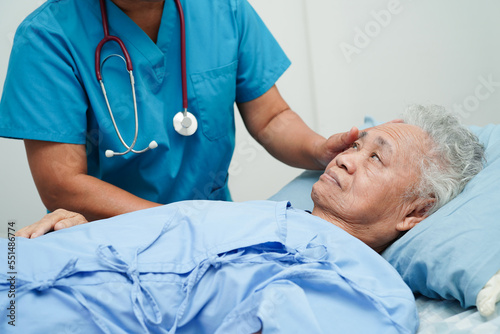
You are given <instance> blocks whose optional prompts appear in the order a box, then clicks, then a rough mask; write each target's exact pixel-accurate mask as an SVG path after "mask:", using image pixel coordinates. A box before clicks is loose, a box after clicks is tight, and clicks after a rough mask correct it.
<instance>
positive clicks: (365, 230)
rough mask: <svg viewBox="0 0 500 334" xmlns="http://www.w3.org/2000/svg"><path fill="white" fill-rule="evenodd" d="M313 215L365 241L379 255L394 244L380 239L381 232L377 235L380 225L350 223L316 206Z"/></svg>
mask: <svg viewBox="0 0 500 334" xmlns="http://www.w3.org/2000/svg"><path fill="white" fill-rule="evenodd" d="M312 214H313V215H315V216H317V217H319V218H321V219H323V220H326V221H328V222H330V223H332V224H333V225H335V226H337V227H340V228H341V229H343V230H344V231H346V232H347V233H349V234H350V235H352V236H354V237H356V238H358V239H359V240H361V241H363V242H364V243H365V244H367V245H368V246H370V247H371V248H372V249H373V250H374V251H376V252H377V253H382V252H383V251H384V250H385V249H386V248H387V247H389V245H390V244H391V243H392V242H393V240H392V239H391V240H384V238H381V237H379V236H380V235H382V234H381V233H380V232H379V233H377V230H378V228H377V226H378V225H380V224H377V223H374V224H363V223H361V222H349V221H347V220H344V219H342V218H341V217H338V216H336V215H334V214H332V213H331V212H329V211H327V210H323V209H322V208H319V207H317V206H314V209H313V211H312ZM382 224H383V223H382Z"/></svg>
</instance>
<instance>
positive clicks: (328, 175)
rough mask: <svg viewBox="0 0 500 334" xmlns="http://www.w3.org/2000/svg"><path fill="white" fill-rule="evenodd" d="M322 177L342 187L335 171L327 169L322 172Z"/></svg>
mask: <svg viewBox="0 0 500 334" xmlns="http://www.w3.org/2000/svg"><path fill="white" fill-rule="evenodd" d="M322 176H324V178H325V179H326V180H327V181H329V182H332V183H335V184H336V185H337V186H338V187H339V188H340V189H342V185H341V184H340V181H339V178H338V176H337V174H335V172H333V171H331V170H327V171H325V172H324V173H323V175H322Z"/></svg>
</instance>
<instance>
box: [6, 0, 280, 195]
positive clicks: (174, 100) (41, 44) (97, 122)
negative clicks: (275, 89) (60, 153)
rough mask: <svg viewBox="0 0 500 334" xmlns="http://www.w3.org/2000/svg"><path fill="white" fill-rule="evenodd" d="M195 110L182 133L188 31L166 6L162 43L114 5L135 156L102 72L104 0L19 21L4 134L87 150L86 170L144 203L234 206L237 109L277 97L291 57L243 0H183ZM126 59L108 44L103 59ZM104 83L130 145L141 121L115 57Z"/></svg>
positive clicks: (60, 6) (82, 1)
mask: <svg viewBox="0 0 500 334" xmlns="http://www.w3.org/2000/svg"><path fill="white" fill-rule="evenodd" d="M181 2H182V6H183V8H184V15H185V21H186V52H187V59H186V61H187V79H188V80H187V84H188V102H189V111H190V112H191V113H193V114H194V115H195V116H196V118H197V120H198V123H199V128H198V131H197V132H196V133H195V134H194V135H192V136H190V137H184V136H181V135H179V134H178V133H176V132H175V130H174V127H173V124H172V120H173V117H174V115H175V114H176V113H177V112H179V111H181V110H182V89H181V67H180V63H181V59H180V25H179V15H178V12H177V9H176V6H175V2H174V0H166V1H165V5H164V9H163V17H162V21H161V26H160V30H159V34H158V40H157V43H156V44H155V43H154V42H153V41H152V40H151V39H150V38H149V37H148V36H147V35H146V33H144V31H142V30H141V29H140V28H139V27H138V26H137V25H136V24H135V23H134V22H133V21H132V20H131V19H130V18H129V17H128V16H127V15H126V14H125V13H124V12H122V11H121V10H120V9H119V8H118V7H117V6H116V5H114V3H112V2H111V1H109V0H106V5H107V11H108V20H109V26H110V34H111V35H116V36H118V37H119V38H121V39H122V40H123V42H124V43H125V45H126V47H127V49H128V51H129V53H130V57H131V59H132V63H133V67H134V76H135V81H136V87H135V88H136V94H137V104H138V114H139V116H138V117H139V134H138V139H137V143H136V145H135V147H134V148H135V149H136V150H140V149H143V148H145V147H147V146H148V144H149V143H150V142H151V141H152V140H155V141H156V142H157V143H158V145H159V146H158V148H156V149H154V150H150V151H147V152H145V153H142V154H134V153H129V154H126V155H125V156H115V157H112V158H106V157H105V155H104V153H105V151H106V150H108V149H111V150H113V151H115V152H123V151H124V150H125V147H124V146H123V145H122V144H121V143H120V141H119V139H118V137H117V135H116V132H115V129H114V127H113V124H112V121H111V118H110V115H109V112H108V109H107V107H106V102H105V99H104V97H103V94H102V91H101V88H100V85H99V83H98V81H97V79H96V75H95V65H94V54H95V49H96V46H97V44H98V43H99V41H100V40H101V39H102V38H103V36H104V33H103V28H102V21H101V13H100V8H99V1H98V0H49V1H47V2H46V3H45V4H43V5H42V6H41V7H40V8H38V9H37V10H36V11H35V12H33V13H32V14H31V15H29V16H28V17H27V18H26V19H25V20H24V22H23V23H22V24H21V25H20V26H19V28H18V30H17V33H16V36H15V39H14V46H13V49H12V54H11V58H10V63H9V68H8V73H7V79H6V81H5V86H4V91H3V95H2V100H1V103H0V136H3V137H10V138H19V139H33V140H43V141H52V142H61V143H70V144H85V145H86V149H87V160H88V162H87V164H88V174H89V175H92V176H95V177H97V178H99V179H101V180H104V181H106V182H108V183H111V184H113V185H116V186H118V187H120V188H122V189H124V190H126V191H128V192H130V193H132V194H135V195H137V196H139V197H141V198H144V199H147V200H150V201H154V202H158V203H170V202H173V201H178V200H184V199H217V200H230V195H229V191H228V188H227V171H228V167H229V163H230V160H231V157H232V153H233V150H234V137H235V136H234V133H235V126H234V103H235V102H246V101H250V100H253V99H255V98H257V97H259V96H261V95H262V94H264V93H265V92H266V91H267V90H269V89H270V88H271V87H272V86H273V85H274V84H275V82H276V80H277V79H278V78H279V77H280V76H281V75H282V74H283V72H284V71H285V70H286V69H287V68H288V66H289V65H290V62H289V60H288V58H287V57H286V55H285V54H284V52H283V51H282V49H281V48H280V46H279V45H278V43H277V42H276V40H275V39H274V38H273V36H272V35H271V34H270V32H269V31H268V30H267V28H266V27H265V25H264V23H263V22H262V21H261V19H260V18H259V17H258V15H257V14H256V12H255V11H254V10H253V8H252V7H251V6H250V4H249V3H248V2H247V1H246V0H189V1H188V0H184V1H181ZM110 54H120V55H121V54H122V53H121V51H120V49H119V47H118V45H117V44H116V43H114V42H111V43H107V44H106V45H105V46H104V48H103V50H102V55H101V61H102V60H103V59H104V58H105V57H106V56H107V55H110ZM102 73H103V80H104V84H105V87H106V90H107V93H108V97H109V101H110V104H111V108H112V110H113V113H114V117H115V119H116V122H117V125H118V128H119V130H120V132H121V133H122V136H123V138H124V140H125V142H126V143H128V144H129V145H130V144H131V143H132V141H133V138H134V130H135V121H134V109H133V102H132V94H131V87H130V80H129V75H128V72H127V71H126V68H125V64H124V62H123V61H122V60H121V59H120V58H118V57H112V58H109V60H107V61H106V62H105V63H104V65H103V67H102Z"/></svg>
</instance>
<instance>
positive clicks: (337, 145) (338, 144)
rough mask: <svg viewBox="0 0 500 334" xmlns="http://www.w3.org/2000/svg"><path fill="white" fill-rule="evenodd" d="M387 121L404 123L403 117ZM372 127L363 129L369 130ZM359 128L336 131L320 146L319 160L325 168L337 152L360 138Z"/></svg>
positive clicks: (340, 151)
mask: <svg viewBox="0 0 500 334" xmlns="http://www.w3.org/2000/svg"><path fill="white" fill-rule="evenodd" d="M387 123H403V120H401V119H395V120H392V121H390V122H387ZM369 129H370V128H368V129H365V130H363V131H368V130H369ZM358 138H359V129H358V128H357V127H355V126H354V127H352V128H351V130H349V131H348V132H341V133H336V134H334V135H332V136H330V137H329V138H328V139H327V140H326V141H324V142H323V143H322V144H321V145H319V146H318V150H319V153H318V154H317V155H316V156H317V157H318V158H317V160H318V162H319V163H320V164H321V166H323V168H325V167H326V166H327V165H328V164H329V163H330V161H332V159H333V158H335V157H336V156H337V154H339V153H342V152H343V151H344V150H346V149H348V148H349V147H351V145H352V144H353V143H354V142H355V141H356V140H358Z"/></svg>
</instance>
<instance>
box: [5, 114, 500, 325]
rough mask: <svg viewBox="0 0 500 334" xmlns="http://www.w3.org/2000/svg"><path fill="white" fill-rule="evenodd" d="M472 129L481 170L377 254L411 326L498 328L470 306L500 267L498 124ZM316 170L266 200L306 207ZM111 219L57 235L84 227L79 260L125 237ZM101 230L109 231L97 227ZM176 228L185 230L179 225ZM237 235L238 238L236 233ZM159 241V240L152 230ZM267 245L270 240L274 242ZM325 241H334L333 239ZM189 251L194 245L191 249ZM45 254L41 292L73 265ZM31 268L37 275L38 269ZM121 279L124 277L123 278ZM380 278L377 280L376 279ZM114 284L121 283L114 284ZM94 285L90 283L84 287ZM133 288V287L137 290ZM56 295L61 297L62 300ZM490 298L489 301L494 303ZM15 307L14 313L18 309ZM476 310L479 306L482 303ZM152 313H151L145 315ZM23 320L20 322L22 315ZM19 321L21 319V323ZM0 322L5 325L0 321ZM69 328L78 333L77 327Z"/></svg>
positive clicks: (159, 222) (107, 294) (115, 264)
mask: <svg viewBox="0 0 500 334" xmlns="http://www.w3.org/2000/svg"><path fill="white" fill-rule="evenodd" d="M374 124H375V122H374V121H373V120H372V119H370V118H368V119H367V120H366V122H365V125H366V126H370V125H374ZM472 130H473V131H474V132H475V133H476V134H478V136H479V138H480V140H481V141H482V142H483V143H484V144H485V147H486V158H487V163H486V167H485V168H484V170H483V171H481V172H480V174H479V175H478V176H476V177H475V178H474V179H473V180H472V181H471V182H470V183H469V184H468V185H467V186H466V188H465V190H464V191H463V192H462V193H461V194H460V195H459V196H458V197H457V198H455V199H454V200H453V201H452V202H450V203H448V204H447V205H446V206H444V207H443V208H441V209H440V210H439V211H438V212H436V213H435V214H433V215H432V216H431V217H430V218H428V219H426V220H424V221H423V222H421V223H420V224H418V225H417V226H416V227H415V228H413V229H412V230H410V231H409V232H408V233H406V234H405V235H404V236H403V237H401V238H400V239H399V240H397V241H396V242H395V243H394V244H393V245H392V246H390V247H389V248H388V249H387V250H386V251H385V252H384V253H383V257H385V259H386V260H387V261H388V262H389V263H390V264H392V265H393V266H394V267H395V268H396V270H397V271H398V272H399V273H400V275H401V276H402V277H403V279H404V281H405V282H406V283H407V284H408V286H409V287H410V288H411V289H412V290H413V291H414V293H415V296H416V303H417V309H418V313H419V317H420V328H419V330H418V333H426V334H432V333H439V334H443V333H500V310H499V305H496V306H497V307H496V309H495V310H494V311H493V313H492V314H491V315H489V316H483V315H482V314H481V313H480V312H479V311H478V309H477V308H476V305H477V301H478V300H479V299H481V298H479V299H478V295H480V294H483V295H484V296H482V297H483V298H482V299H486V300H487V299H488V297H492V296H493V297H496V294H497V293H498V291H499V289H500V279H496V280H495V278H498V276H500V275H498V274H497V272H498V271H499V269H500V242H498V239H499V237H500V221H499V218H498V217H499V216H500V205H498V203H499V200H500V177H499V175H500V125H499V126H494V125H490V126H486V127H484V128H477V127H475V128H473V129H472ZM319 175H320V173H319V172H314V171H305V172H304V173H302V174H301V175H300V176H299V177H297V178H296V179H294V180H292V181H291V182H289V183H288V184H287V185H285V186H284V187H283V188H282V189H281V190H280V191H279V192H278V193H276V194H275V195H273V196H272V197H271V198H270V199H271V200H275V201H285V203H286V201H289V202H290V203H291V205H292V206H293V207H294V208H296V209H303V210H310V209H312V201H311V199H310V197H309V193H310V190H311V188H312V185H313V183H314V182H315V181H316V180H317V179H318V177H319ZM279 203H283V202H279ZM258 212H260V210H259V211H258ZM134 215H140V212H138V213H132V214H130V215H128V217H129V219H132V218H133V217H134ZM150 218H151V216H150ZM164 220H165V218H164V216H157V219H156V225H154V224H153V225H154V226H153V225H151V226H150V228H149V229H148V230H147V231H146V230H144V231H141V233H140V234H134V238H135V239H136V240H137V242H138V243H139V244H141V243H142V242H143V241H144V242H146V241H147V240H153V242H155V240H157V239H155V238H156V237H154V238H153V237H151V236H153V235H154V232H155V231H156V232H158V231H163V229H164V226H166V225H165V221H164ZM112 222H113V220H110V222H109V223H107V224H100V225H96V226H95V228H93V229H92V230H90V229H86V228H85V227H86V226H88V225H81V226H79V227H75V228H72V229H68V230H63V231H61V232H58V233H57V234H61V233H73V232H72V231H76V230H78V229H82V230H85V233H83V234H81V235H80V238H81V240H79V244H81V245H80V248H81V249H80V252H81V257H80V260H82V259H85V257H87V256H89V254H90V253H91V252H90V250H91V248H92V242H94V243H95V242H97V241H96V240H97V239H102V240H106V241H109V240H111V239H113V238H114V239H124V238H123V236H125V235H126V233H127V228H124V229H120V230H113V229H111V230H112V231H116V232H113V233H110V232H111V230H110V228H111V227H110V224H113V223H112ZM236 223H240V222H236ZM219 225H220V223H217V224H215V225H214V228H216V227H217V228H220V229H221V230H224V231H225V232H227V231H229V229H230V228H231V226H233V227H234V226H235V225H234V224H229V225H227V226H223V227H221V226H219ZM268 225H269V224H267V225H264V226H268ZM82 226H83V228H82ZM130 226H133V225H130ZM135 226H137V224H135ZM179 226H181V225H179ZM106 229H107V231H108V232H107V233H104V232H105V231H106ZM69 230H71V231H69ZM99 230H103V231H104V232H103V233H101V232H102V231H101V232H99ZM238 231H239V232H238ZM179 233H180V234H182V235H185V233H184V232H182V233H181V232H179ZM237 233H240V234H242V235H243V236H248V235H249V233H247V232H245V233H243V232H241V229H236V230H234V231H233V232H231V233H222V234H230V235H233V234H237ZM55 234H56V233H54V235H55ZM160 234H161V233H160ZM222 234H221V235H222ZM120 235H121V236H122V237H121V238H120ZM242 238H243V237H242ZM143 239H144V240H143ZM240 239H241V238H238V240H240ZM64 240H66V241H65V242H68V243H73V242H74V241H73V240H67V238H65V239H64ZM141 240H143V241H141ZM158 240H160V238H159V237H158ZM168 243H169V241H168V240H167V244H168ZM196 244H198V243H196ZM75 245H76V244H75ZM271 246H272V247H275V244H272V245H271ZM55 247H59V248H60V250H61V254H64V250H65V249H67V247H65V246H64V245H62V244H60V245H56V246H55ZM82 247H83V248H85V247H89V251H82V250H83V248H82ZM266 247H267V246H266ZM332 247H334V246H333V245H332ZM145 250H154V249H153V248H151V247H149V246H148V247H145ZM121 251H122V250H119V251H117V250H116V249H114V248H106V247H104V248H102V249H100V252H101V253H100V256H101V257H103V258H106V259H108V261H107V262H109V263H108V265H109V266H111V267H112V269H113V270H115V271H120V272H121V271H123V272H126V273H127V275H129V274H130V275H133V274H134V272H135V271H130V268H128V267H127V266H126V265H125V262H126V261H125V262H124V261H123V260H122V257H121V256H123V255H125V256H126V255H127V254H123V253H122V254H121V255H120V254H119V253H120V252H121ZM189 251H194V249H190V250H189ZM185 252H187V250H186V251H184V253H185ZM155 254H156V255H155ZM363 254H367V253H363ZM0 255H1V254H0ZM157 255H158V252H157V251H156V252H155V251H152V252H151V256H157ZM236 255H237V254H236V253H228V256H229V257H233V256H236ZM374 255H376V254H374ZM68 257H69V255H68ZM162 257H164V255H162ZM377 257H378V256H377ZM0 258H1V256H0ZM132 258H133V257H132ZM23 261H24V262H27V261H28V259H27V258H23ZM46 261H48V262H47V264H49V263H50V264H52V263H53V262H54V261H56V262H61V266H60V267H61V268H60V269H61V272H60V273H56V274H57V277H55V278H54V279H49V280H45V279H43V273H39V274H40V276H39V279H40V282H38V283H36V284H35V285H36V289H39V290H40V291H44V289H47V288H48V287H49V286H51V285H54V283H55V281H54V280H60V279H65V278H64V277H65V276H67V274H68V273H67V271H71V270H75V266H76V265H77V263H75V262H74V261H73V260H72V259H70V258H68V259H65V258H64V256H61V257H58V258H57V259H55V258H54V259H47V260H46ZM155 261H156V260H155ZM370 261H372V260H370ZM4 262H6V261H4ZM80 262H82V261H80ZM83 263H85V262H83ZM86 263H87V265H89V263H91V264H92V266H95V265H97V264H96V263H93V262H92V261H91V260H90V259H89V261H87V262H86ZM150 263H155V262H154V261H153V262H150ZM34 265H35V264H34ZM37 265H41V264H37ZM377 265H379V264H377ZM91 269H92V270H93V269H94V267H92V268H87V270H91ZM391 270H392V268H391ZM35 274H36V275H38V273H35ZM134 275H135V274H134ZM59 276H60V277H59ZM134 277H135V276H134ZM123 279H125V280H126V278H125V277H124V278H123ZM380 280H381V281H383V278H382V279H380ZM118 283H120V282H117V283H116V284H118ZM490 283H491V284H490ZM134 284H135V283H134ZM110 288H111V289H110V290H107V291H103V292H102V294H101V295H100V297H102V298H100V299H102V300H105V299H109V298H111V296H114V295H113V294H115V293H116V291H115V290H113V286H112V285H110ZM71 289H72V288H71V287H69V288H68V289H67V290H68V291H66V292H67V293H68V294H73V295H74V297H75V298H74V300H77V302H78V303H80V304H81V305H83V306H84V307H85V308H87V309H89V310H96V311H97V310H98V308H97V306H96V305H94V304H95V303H96V301H95V300H91V299H88V298H83V297H82V295H81V294H79V293H77V292H75V291H73V290H71ZM93 289H94V288H91V290H93ZM141 289H142V287H141ZM137 291H138V292H140V291H141V290H137ZM144 291H145V290H144ZM159 291H160V290H159ZM61 293H62V292H61ZM119 296H120V297H121V298H124V299H123V305H125V303H126V302H127V301H128V299H129V296H128V294H126V295H125V294H120V295H119ZM2 298H3V297H2ZM59 300H61V301H62V302H68V301H67V300H66V301H65V299H59ZM157 301H158V303H162V302H164V301H162V300H157ZM483 304H485V305H487V304H488V303H484V300H483V301H482V304H481V305H483ZM123 305H121V304H116V306H115V307H117V308H119V307H120V306H123ZM489 305H490V306H491V305H494V303H490V304H489ZM141 307H142V306H141ZM49 311H50V312H49ZM49 311H48V312H49V313H51V312H53V310H49ZM135 311H136V310H134V312H135ZM19 312H21V309H20V310H19ZM65 312H68V310H67V309H66V310H65ZM92 312H94V311H92ZM137 312H139V311H137ZM141 312H145V314H149V313H151V312H152V311H151V310H149V309H145V310H142V311H141ZM141 312H139V313H141ZM94 313H95V316H96V317H99V314H100V312H94ZM483 313H485V311H484V310H483ZM141 314H142V313H141ZM151 317H153V316H152V315H151ZM24 320H25V321H27V319H26V318H24V319H23V321H24ZM23 324H26V322H24V323H23ZM1 325H5V323H2V324H1ZM62 325H67V324H62ZM79 326H80V325H79ZM0 327H1V326H0ZM61 328H62V327H61ZM81 328H83V327H80V329H81ZM64 329H65V330H67V329H68V328H66V327H64ZM74 330H75V331H76V332H78V330H79V329H78V326H76V327H75V328H74Z"/></svg>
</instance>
